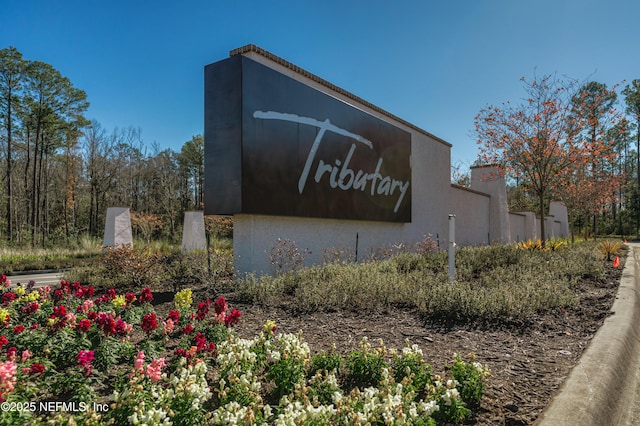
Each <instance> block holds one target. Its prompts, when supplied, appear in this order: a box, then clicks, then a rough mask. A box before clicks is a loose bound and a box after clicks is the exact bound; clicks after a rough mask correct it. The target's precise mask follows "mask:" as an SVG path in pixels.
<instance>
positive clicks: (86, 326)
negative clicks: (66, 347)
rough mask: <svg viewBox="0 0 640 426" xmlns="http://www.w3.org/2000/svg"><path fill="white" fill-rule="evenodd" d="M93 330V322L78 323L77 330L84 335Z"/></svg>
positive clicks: (86, 320)
mask: <svg viewBox="0 0 640 426" xmlns="http://www.w3.org/2000/svg"><path fill="white" fill-rule="evenodd" d="M90 328H91V321H89V320H88V319H86V318H85V319H81V320H80V321H79V322H78V326H77V329H78V330H80V331H82V332H83V333H86V332H87V331H89V329H90Z"/></svg>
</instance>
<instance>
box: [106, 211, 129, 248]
mask: <svg viewBox="0 0 640 426" xmlns="http://www.w3.org/2000/svg"><path fill="white" fill-rule="evenodd" d="M126 245H130V246H131V248H133V235H132V233H131V214H130V212H129V208H128V207H109V208H108V209H107V220H106V222H105V225H104V240H103V242H102V246H103V247H117V246H126Z"/></svg>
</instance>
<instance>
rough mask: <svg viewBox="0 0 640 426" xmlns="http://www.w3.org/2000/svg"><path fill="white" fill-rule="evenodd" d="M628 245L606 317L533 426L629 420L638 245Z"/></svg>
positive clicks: (636, 354)
mask: <svg viewBox="0 0 640 426" xmlns="http://www.w3.org/2000/svg"><path fill="white" fill-rule="evenodd" d="M628 246H629V254H628V257H627V261H626V262H625V267H624V269H623V271H622V277H621V279H620V288H619V289H618V294H617V296H616V300H615V301H614V303H613V306H612V307H611V311H612V315H611V316H609V317H607V318H606V319H605V321H604V324H603V325H602V327H600V329H599V330H598V331H597V332H596V334H595V336H594V337H593V339H592V340H591V342H590V344H589V346H588V347H587V349H586V350H585V352H584V353H583V354H582V356H581V357H580V359H579V361H578V364H577V365H576V366H575V367H574V368H573V369H572V370H571V373H570V374H569V377H568V378H567V379H566V380H565V382H564V383H563V385H562V387H561V388H560V390H559V391H558V393H557V394H556V395H555V396H554V397H553V399H552V400H551V403H550V404H549V405H548V406H547V407H546V408H545V410H544V411H543V412H542V414H541V415H540V416H539V417H538V419H537V420H536V422H535V424H536V425H539V426H562V425H578V424H579V425H581V426H586V425H605V424H609V425H620V424H625V423H627V422H628V421H629V419H628V416H629V413H630V412H631V410H632V407H633V403H634V396H635V389H636V374H635V373H636V371H637V370H638V368H639V367H640V333H639V331H638V330H637V328H638V324H639V321H640V293H639V291H640V285H639V283H640V279H638V275H637V273H638V271H636V263H637V262H638V257H637V256H638V254H639V253H637V252H638V251H639V250H640V245H637V244H628Z"/></svg>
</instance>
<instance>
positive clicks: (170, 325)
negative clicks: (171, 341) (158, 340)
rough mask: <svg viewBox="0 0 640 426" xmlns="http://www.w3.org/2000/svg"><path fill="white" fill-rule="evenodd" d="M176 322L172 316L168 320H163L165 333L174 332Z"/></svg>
mask: <svg viewBox="0 0 640 426" xmlns="http://www.w3.org/2000/svg"><path fill="white" fill-rule="evenodd" d="M174 326H175V324H174V322H173V320H172V319H171V318H168V319H167V320H166V321H162V327H163V328H164V334H171V333H173V328H174Z"/></svg>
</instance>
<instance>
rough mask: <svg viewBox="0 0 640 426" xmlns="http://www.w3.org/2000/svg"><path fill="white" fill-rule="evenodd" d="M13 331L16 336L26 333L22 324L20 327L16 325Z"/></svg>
mask: <svg viewBox="0 0 640 426" xmlns="http://www.w3.org/2000/svg"><path fill="white" fill-rule="evenodd" d="M13 331H14V332H15V333H16V334H20V333H22V332H23V331H24V325H22V324H20V325H16V326H15V327H13Z"/></svg>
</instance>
